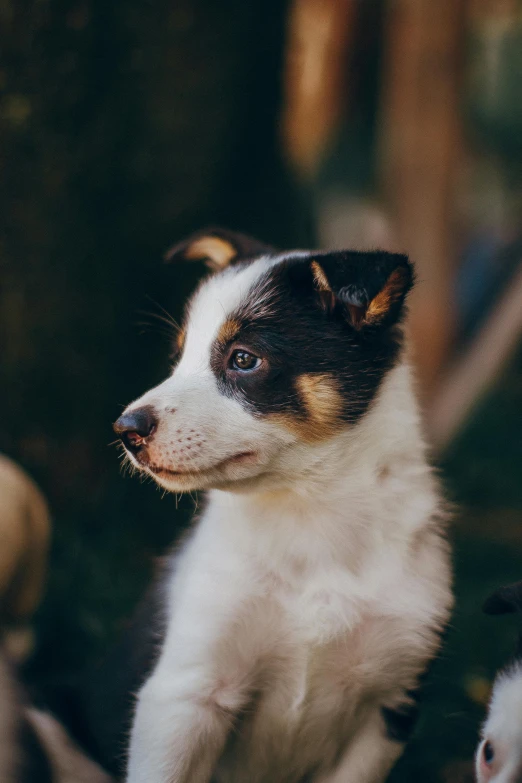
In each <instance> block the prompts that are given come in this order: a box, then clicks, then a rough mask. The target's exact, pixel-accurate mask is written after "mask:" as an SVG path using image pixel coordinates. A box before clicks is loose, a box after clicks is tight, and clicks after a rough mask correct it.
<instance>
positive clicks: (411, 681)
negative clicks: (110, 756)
mask: <svg viewBox="0 0 522 783" xmlns="http://www.w3.org/2000/svg"><path fill="white" fill-rule="evenodd" d="M264 269H266V262H263V261H258V262H256V263H254V264H252V265H251V266H250V267H248V268H246V269H245V270H243V271H241V272H240V273H239V274H237V273H236V272H235V270H227V271H226V272H225V273H222V274H220V275H218V276H216V277H214V278H211V279H210V281H209V282H208V283H207V284H206V285H204V286H203V287H202V289H201V290H200V292H199V294H198V295H197V297H196V300H195V302H194V304H193V307H192V310H191V313H190V316H189V327H188V333H187V337H186V343H185V348H184V353H183V357H182V359H181V362H180V364H179V365H178V367H177V368H176V369H175V371H174V373H173V375H172V377H171V378H169V379H168V380H167V381H166V382H165V383H164V384H162V385H160V386H159V387H157V388H156V389H154V390H152V391H151V392H149V393H147V394H146V395H145V396H144V397H142V398H141V399H140V400H138V401H137V402H136V403H134V404H133V405H132V406H131V408H135V407H140V406H141V405H143V404H152V405H154V407H155V408H156V410H157V411H158V412H159V414H160V421H159V425H158V430H157V432H156V433H155V435H154V438H153V439H152V440H151V442H150V443H149V444H148V445H147V449H148V453H149V455H150V460H151V461H152V462H153V464H154V465H162V466H166V467H167V468H168V469H169V470H187V471H189V472H188V473H186V474H184V475H183V476H174V477H173V476H170V475H161V476H160V477H159V479H158V480H159V481H160V483H162V484H163V485H164V486H165V487H167V488H169V489H173V490H183V489H193V488H208V487H210V488H214V489H212V491H211V492H210V493H209V496H208V503H207V506H206V510H205V512H204V513H203V515H202V517H201V519H200V521H199V523H198V525H197V527H196V529H195V531H194V533H193V535H192V538H191V539H190V541H189V542H188V544H187V545H186V546H185V548H184V550H183V551H182V553H181V554H180V555H179V557H178V561H177V566H176V568H175V569H174V570H173V576H172V578H171V582H170V585H169V624H168V633H167V638H166V641H165V644H164V646H163V649H162V652H161V655H160V658H159V661H158V663H157V666H156V669H155V671H154V672H153V674H152V676H151V677H150V679H149V680H148V682H147V683H146V684H145V686H144V687H143V689H142V691H141V692H140V694H139V698H138V704H137V711H136V718H135V723H134V727H133V731H132V738H131V747H130V759H129V768H128V778H127V780H128V783H208V781H210V779H211V777H212V779H213V780H215V781H217V782H218V783H298V782H299V781H302V780H304V776H305V775H307V774H308V773H309V771H310V770H311V769H314V770H315V773H314V776H313V778H308V777H307V778H306V779H307V781H308V780H313V781H314V782H317V783H341V782H342V783H377V782H378V781H382V780H384V779H385V777H386V775H387V773H388V771H389V769H390V768H391V766H392V765H393V763H394V762H395V760H396V759H397V758H398V756H399V755H400V753H401V751H402V746H401V745H400V744H399V743H397V742H392V741H390V740H389V739H388V738H387V737H386V732H385V726H384V722H383V719H382V717H381V713H380V710H381V707H382V706H388V707H393V706H396V705H398V704H399V703H400V702H402V701H404V693H405V691H406V690H408V689H412V688H414V687H415V686H416V684H417V679H418V676H419V675H420V674H421V673H422V672H423V670H424V669H425V667H426V664H427V663H428V661H429V660H430V659H431V658H432V656H433V655H434V654H435V652H436V650H437V648H438V636H437V633H436V632H437V630H439V629H441V628H442V627H443V626H444V624H445V622H446V621H447V619H448V613H449V610H450V606H451V603H452V599H451V591H450V581H451V577H450V568H449V557H448V551H447V546H446V543H445V541H444V539H443V538H442V537H441V535H440V533H439V531H438V522H439V521H440V518H441V504H440V498H439V491H438V487H437V483H436V481H435V480H434V477H433V475H432V473H431V471H430V469H429V467H428V465H427V462H426V456H425V447H424V444H423V441H422V437H421V434H420V427H419V417H418V412H417V406H416V402H415V399H414V395H413V392H412V383H411V377H410V370H409V368H408V366H407V365H406V364H405V363H403V364H401V365H399V366H398V367H397V368H395V369H394V370H393V371H391V372H390V373H389V375H388V376H387V378H386V379H385V381H384V383H383V385H382V387H381V390H380V391H379V393H378V395H377V398H376V400H374V402H373V403H372V405H371V408H370V410H369V411H368V413H367V414H366V415H365V416H364V417H363V418H362V420H361V421H360V422H359V423H358V424H357V425H353V426H350V427H346V428H344V429H343V428H340V430H339V432H338V434H337V435H336V436H335V437H332V438H330V439H328V440H325V441H323V442H320V443H316V444H314V445H311V444H310V443H305V442H304V441H302V440H300V438H299V437H298V435H297V434H295V433H293V432H290V430H287V429H286V428H285V427H284V426H283V425H282V424H277V423H274V422H269V421H267V420H266V419H259V418H256V417H254V416H253V415H251V414H250V412H249V411H248V410H246V409H245V408H244V406H243V405H242V404H241V403H240V402H239V401H238V400H234V399H230V398H227V397H225V396H224V395H222V394H221V393H220V391H219V389H218V387H217V384H216V381H215V379H214V376H213V374H212V370H211V368H210V367H209V355H210V346H211V345H212V342H213V340H214V339H215V336H216V334H217V331H218V329H219V326H220V324H221V323H222V322H223V321H224V320H226V318H227V316H228V315H229V314H230V313H231V312H233V310H234V308H235V307H237V305H238V303H239V302H240V301H241V300H242V299H243V298H244V297H245V296H247V297H248V296H249V293H250V292H251V289H252V286H253V285H254V284H255V283H256V281H258V280H259V276H260V274H262V272H263V270H264ZM190 433H192V434H190ZM195 435H197V436H198V437H197V442H198V443H199V444H200V445H199V446H197V447H196V448H194V449H191V450H190V451H191V455H190V457H189V458H187V457H186V456H184V455H186V452H182V451H181V449H182V448H184V447H186V446H187V445H188V444H189V443H193V442H194V441H193V439H194V436H195ZM189 437H190V438H191V440H190V441H189V440H188V438H189ZM245 450H251V451H253V452H254V456H253V457H252V458H251V459H247V460H246V461H245V462H241V461H240V463H239V464H236V463H233V464H229V463H225V464H224V465H222V464H220V463H222V461H223V460H226V459H228V458H229V457H232V456H233V455H234V454H237V453H241V452H243V451H245ZM216 465H217V467H216Z"/></svg>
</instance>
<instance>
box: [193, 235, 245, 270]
mask: <svg viewBox="0 0 522 783" xmlns="http://www.w3.org/2000/svg"><path fill="white" fill-rule="evenodd" d="M236 255H237V251H236V248H235V247H234V245H233V244H232V243H231V242H227V241H226V240H225V239H221V238H220V237H213V236H208V237H201V239H196V241H195V242H192V244H191V245H189V246H188V248H187V249H186V251H185V258H188V259H196V260H199V259H205V260H206V263H207V266H209V267H210V268H211V269H214V270H219V269H224V268H225V267H226V266H228V264H229V263H230V262H231V261H232V259H233V258H234V257H235V256H236Z"/></svg>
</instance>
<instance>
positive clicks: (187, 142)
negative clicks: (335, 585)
mask: <svg viewBox="0 0 522 783" xmlns="http://www.w3.org/2000/svg"><path fill="white" fill-rule="evenodd" d="M0 36H1V61H0V88H1V90H2V99H1V104H0V162H1V171H2V180H1V181H2V188H1V191H0V215H1V217H0V221H1V223H2V229H3V230H2V232H1V240H0V241H1V245H0V372H1V383H0V411H1V416H0V450H1V451H4V452H5V453H7V454H9V455H10V456H12V457H14V458H15V459H17V460H18V461H19V462H20V463H21V464H22V465H23V466H24V467H25V468H27V469H28V470H29V472H30V473H31V474H32V475H33V476H34V477H35V478H36V479H37V480H38V482H39V484H40V486H41V487H42V489H43V490H44V493H45V494H46V496H47V498H48V500H49V503H50V506H51V511H52V516H53V524H54V538H53V546H52V552H51V566H50V574H49V580H48V587H47V591H46V594H45V599H44V602H43V605H42V607H41V609H40V611H39V613H38V616H37V620H36V627H37V642H36V647H35V651H34V654H33V656H32V658H31V659H30V661H29V662H28V663H27V665H26V677H27V679H28V681H29V682H30V683H31V684H32V686H33V687H34V688H35V689H37V690H38V691H39V692H40V693H42V694H43V695H44V697H45V698H47V699H52V698H53V694H54V693H55V692H56V691H57V690H59V689H60V688H62V687H63V686H64V684H65V685H71V684H72V685H73V686H74V683H75V682H76V681H77V679H78V678H79V677H81V676H82V673H83V672H85V671H86V670H88V669H89V668H90V667H93V666H95V665H96V662H97V661H98V660H99V659H100V658H101V657H102V656H103V654H104V652H105V651H106V650H107V649H108V647H109V646H110V645H111V643H112V642H113V641H114V639H115V638H116V637H117V635H118V633H119V631H120V630H121V629H122V628H123V627H124V626H125V624H126V622H127V621H128V618H129V616H130V614H131V612H132V610H133V608H134V606H135V604H136V601H137V600H138V598H139V597H140V595H141V594H142V593H143V590H144V586H145V585H146V583H147V581H148V580H149V578H150V575H151V573H152V569H153V564H154V558H156V557H157V556H160V555H161V554H162V553H164V552H165V551H166V550H167V549H168V547H169V545H170V544H171V543H172V542H173V541H174V539H175V537H176V535H177V534H178V533H179V531H180V530H181V529H182V528H183V527H184V526H185V525H186V524H187V522H188V519H189V517H190V515H191V514H192V511H193V507H194V500H193V499H191V498H183V499H182V500H181V501H180V502H179V503H178V504H177V503H176V499H175V498H174V497H171V496H165V497H162V495H161V493H159V492H158V491H157V490H156V489H155V488H154V487H153V486H152V485H151V484H150V483H144V484H142V483H140V482H139V480H137V479H131V478H126V477H123V476H122V475H121V474H120V471H119V463H118V452H117V451H116V449H115V448H114V447H111V446H110V445H109V444H110V443H111V441H113V437H114V436H113V435H112V430H111V422H112V421H114V420H115V419H116V418H117V417H118V415H119V412H120V411H121V409H122V407H123V406H124V405H125V404H126V403H128V402H129V401H130V400H131V399H133V398H134V397H136V396H138V395H139V394H140V393H141V392H142V391H143V390H145V389H146V388H148V387H149V386H151V385H152V384H155V383H157V382H159V381H160V380H161V379H162V378H163V377H164V376H165V374H166V373H167V371H168V366H169V362H168V354H169V342H170V340H171V331H172V330H171V325H170V324H169V323H168V321H169V319H170V316H173V317H174V318H175V319H179V318H180V315H181V313H182V308H183V303H184V301H185V300H186V297H187V295H188V294H189V293H190V292H191V290H192V289H193V287H194V285H195V283H196V281H197V279H198V277H199V276H200V275H201V274H202V272H203V269H202V268H200V267H199V266H198V265H197V264H193V265H181V266H174V267H173V266H169V265H168V264H165V263H164V262H163V260H162V257H163V254H164V251H165V250H166V249H167V248H168V246H169V244H171V243H172V242H174V241H176V240H179V239H181V238H182V237H183V236H184V235H185V234H187V233H189V232H191V231H193V230H196V229H198V228H201V227H203V226H205V225H207V224H222V225H226V226H228V227H230V228H234V229H238V230H242V231H246V232H251V233H253V234H255V235H257V236H259V237H260V238H262V239H264V240H267V241H268V242H270V243H273V244H276V245H277V244H279V245H281V246H283V247H296V246H297V247H299V246H301V247H302V246H312V247H313V246H325V247H342V246H350V247H361V248H365V247H375V246H379V245H380V246H385V247H387V248H389V249H390V248H398V249H401V250H405V251H407V252H408V253H409V254H410V255H411V257H412V258H413V260H414V261H415V263H416V265H417V270H418V278H419V284H418V286H417V289H416V292H415V296H414V298H413V300H412V303H411V311H412V329H411V330H412V338H413V343H414V351H415V353H414V355H415V361H416V363H417V366H418V374H419V392H420V394H421V396H422V400H423V406H424V409H425V411H426V427H427V430H428V431H429V433H430V435H431V438H432V440H433V442H434V459H435V461H436V462H437V463H438V464H439V465H440V466H441V468H442V471H443V475H444V477H445V480H446V484H447V486H448V493H449V495H450V497H451V499H452V500H453V501H455V502H456V503H457V504H458V507H459V511H458V514H457V518H456V521H455V526H454V533H453V538H454V541H455V548H456V556H455V563H456V573H457V592H458V606H457V611H456V614H455V618H454V622H453V626H452V629H451V632H450V635H449V638H448V643H447V648H446V651H445V653H444V656H443V657H442V659H441V661H440V662H439V664H438V665H437V667H436V668H435V671H434V673H433V678H432V681H431V684H430V685H429V687H428V692H427V697H426V701H427V705H426V709H425V712H424V714H423V717H422V721H421V725H420V727H419V731H418V733H417V736H416V738H415V740H414V742H412V744H411V746H410V748H409V750H408V751H407V753H406V755H405V757H404V759H403V760H402V761H401V763H400V764H399V766H398V768H397V770H396V771H395V772H394V773H393V776H392V779H393V780H394V781H402V782H403V783H407V782H408V781H412V782H413V781H419V780H423V781H427V782H428V783H429V782H430V781H433V782H435V781H448V782H451V783H457V782H458V781H464V780H468V779H469V777H468V776H469V760H470V758H471V755H472V752H473V748H474V745H475V742H476V739H477V730H478V724H479V721H480V720H481V719H482V717H483V714H484V709H485V703H486V702H487V698H488V693H489V686H490V682H491V678H492V676H493V673H494V671H495V669H496V668H497V667H498V666H499V665H500V664H503V663H504V662H505V661H506V659H507V656H508V655H509V654H510V652H511V651H512V649H513V646H514V638H515V634H516V626H517V622H516V620H511V619H509V618H508V619H502V618H497V619H495V618H486V617H483V616H482V615H481V613H480V607H481V603H482V601H483V599H484V598H485V597H486V596H487V595H488V594H489V592H491V590H492V589H494V588H495V587H497V586H498V585H500V584H503V583H506V582H509V581H513V580H515V579H520V578H522V101H521V99H520V96H521V93H522V1H521V0H438V2H437V3H434V2H433V0H220V1H219V2H216V1H215V0H176V2H175V3H172V2H166V1H165V0H155V2H152V1H148V0H0ZM0 545H1V544H0Z"/></svg>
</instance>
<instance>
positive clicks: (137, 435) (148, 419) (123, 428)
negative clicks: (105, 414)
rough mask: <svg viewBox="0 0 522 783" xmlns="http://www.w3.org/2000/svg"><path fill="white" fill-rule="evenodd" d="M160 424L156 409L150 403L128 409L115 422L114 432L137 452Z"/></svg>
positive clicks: (128, 446)
mask: <svg viewBox="0 0 522 783" xmlns="http://www.w3.org/2000/svg"><path fill="white" fill-rule="evenodd" d="M157 426H158V419H157V416H156V411H155V410H154V408H152V407H151V406H150V405H147V406H145V407H143V408H136V410H131V411H126V412H125V413H124V414H123V415H122V416H120V418H119V419H118V420H117V421H116V422H114V424H113V429H114V432H115V433H116V434H117V435H118V436H119V437H120V438H121V440H122V441H123V444H124V446H125V447H126V448H127V449H129V451H131V452H132V453H133V454H136V453H137V452H138V451H139V450H140V448H141V447H142V446H143V443H144V441H145V439H146V438H150V437H151V436H152V435H154V432H155V431H156V428H157Z"/></svg>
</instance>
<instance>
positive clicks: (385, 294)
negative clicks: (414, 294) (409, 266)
mask: <svg viewBox="0 0 522 783" xmlns="http://www.w3.org/2000/svg"><path fill="white" fill-rule="evenodd" d="M405 276H406V271H405V270H404V269H400V268H399V269H395V271H394V272H392V273H391V275H390V276H389V278H388V280H387V281H386V283H385V285H384V288H382V289H381V290H380V291H379V293H378V294H377V296H375V297H374V298H373V299H372V301H371V302H370V304H369V305H368V307H367V309H366V313H365V316H364V323H365V324H373V323H376V322H378V321H380V320H381V318H383V317H384V316H385V315H386V313H387V312H388V311H389V309H390V307H391V306H392V305H393V304H395V302H396V301H397V300H398V299H399V298H400V297H401V296H402V294H403V292H404V285H405V279H404V278H405Z"/></svg>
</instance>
